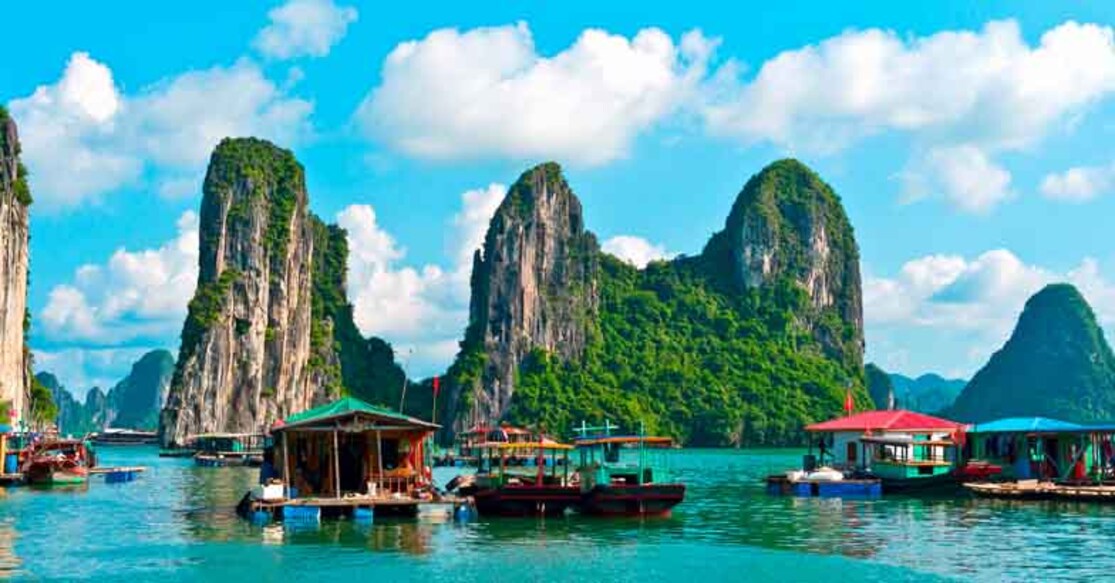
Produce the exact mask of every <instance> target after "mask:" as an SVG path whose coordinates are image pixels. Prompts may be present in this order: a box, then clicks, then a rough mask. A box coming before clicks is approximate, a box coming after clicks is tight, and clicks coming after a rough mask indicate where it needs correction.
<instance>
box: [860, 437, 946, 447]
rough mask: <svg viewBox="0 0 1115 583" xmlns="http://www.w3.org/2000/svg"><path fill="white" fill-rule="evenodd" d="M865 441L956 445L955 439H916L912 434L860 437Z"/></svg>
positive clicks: (939, 445)
mask: <svg viewBox="0 0 1115 583" xmlns="http://www.w3.org/2000/svg"><path fill="white" fill-rule="evenodd" d="M860 441H862V442H864V443H877V444H879V445H900V446H907V445H917V446H926V447H952V446H954V445H956V442H955V441H951V440H948V439H914V438H913V437H910V436H897V435H896V436H891V437H876V436H871V435H867V436H864V437H861V438H860Z"/></svg>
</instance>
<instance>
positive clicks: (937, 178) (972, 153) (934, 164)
mask: <svg viewBox="0 0 1115 583" xmlns="http://www.w3.org/2000/svg"><path fill="white" fill-rule="evenodd" d="M901 178H902V181H903V196H904V198H905V199H906V201H913V200H918V199H921V198H925V197H928V196H933V195H934V194H936V193H943V196H944V197H945V198H947V199H948V200H949V201H950V202H952V203H953V204H954V205H955V206H956V207H957V208H959V209H961V210H963V211H967V212H972V213H986V212H988V211H990V210H991V209H992V208H994V207H995V206H996V205H998V204H999V203H1000V202H1002V201H1004V200H1006V199H1007V198H1009V197H1010V196H1011V190H1010V182H1011V175H1010V172H1008V171H1007V170H1006V169H1004V168H1003V167H1001V166H999V165H998V164H996V163H995V162H994V161H992V160H991V159H990V158H988V157H987V154H986V153H984V151H983V150H981V149H979V148H977V147H975V146H972V145H962V146H953V147H940V148H933V149H931V150H930V151H929V152H928V154H927V155H925V156H924V157H923V158H922V159H920V160H917V161H916V162H914V163H912V165H911V166H910V167H909V168H907V170H906V171H905V172H903V173H902V174H901Z"/></svg>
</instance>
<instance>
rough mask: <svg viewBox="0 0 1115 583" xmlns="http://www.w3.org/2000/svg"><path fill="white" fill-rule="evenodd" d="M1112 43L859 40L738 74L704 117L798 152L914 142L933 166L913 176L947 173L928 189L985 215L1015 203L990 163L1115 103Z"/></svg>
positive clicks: (1090, 38) (995, 30)
mask: <svg viewBox="0 0 1115 583" xmlns="http://www.w3.org/2000/svg"><path fill="white" fill-rule="evenodd" d="M1113 39H1115V34H1113V29H1112V27H1110V26H1099V25H1095V24H1079V23H1076V22H1071V21H1070V22H1065V23H1064V24H1061V25H1059V26H1057V27H1054V28H1052V29H1049V30H1047V31H1046V32H1044V33H1043V34H1042V35H1041V37H1040V39H1039V41H1038V43H1037V44H1036V45H1030V44H1029V43H1027V41H1026V40H1025V39H1024V38H1023V36H1022V33H1021V30H1020V29H1019V26H1018V24H1017V23H1016V22H1014V21H997V22H989V23H988V24H986V25H985V26H984V27H983V28H982V29H981V30H979V31H943V32H938V33H936V34H932V35H929V36H921V37H918V36H899V35H898V34H897V33H895V32H894V31H888V30H880V29H868V30H849V31H847V32H844V33H842V34H840V35H838V36H835V37H832V38H829V39H826V40H824V41H821V42H820V43H818V44H816V45H809V46H806V47H802V48H799V49H794V50H789V51H785V52H782V53H780V54H778V55H777V56H775V57H774V58H772V59H770V60H768V61H766V62H765V63H763V64H762V65H761V66H760V67H759V68H758V72H757V73H756V74H755V76H754V78H752V79H750V80H745V79H743V78H742V77H741V76H740V75H739V74H738V71H740V70H742V67H739V66H737V65H735V64H733V63H730V64H729V65H728V66H725V67H723V68H721V69H720V70H719V71H718V72H717V74H716V76H715V78H714V79H713V80H712V82H711V83H709V90H708V91H705V92H703V93H702V95H703V98H704V99H703V102H702V104H701V105H700V109H701V114H702V116H703V118H704V120H705V122H706V125H707V127H708V129H709V131H710V132H712V133H713V134H716V135H721V136H728V137H732V138H735V139H738V140H741V141H743V142H744V143H748V144H751V143H756V142H769V143H773V144H776V145H780V146H783V147H786V148H788V149H791V150H807V151H815V152H822V153H825V152H835V151H838V150H841V149H843V148H845V147H847V146H849V145H851V144H853V143H855V142H857V141H859V140H861V139H863V138H866V137H869V136H873V135H877V134H881V133H883V132H897V133H901V134H905V135H908V136H911V137H912V138H913V139H914V140H915V141H916V142H917V143H919V144H922V147H921V150H922V151H923V152H924V153H925V154H926V155H925V157H924V158H917V157H915V159H914V160H913V161H912V162H911V165H912V166H925V167H929V168H930V169H939V170H942V171H943V172H944V175H943V176H942V179H941V180H939V181H934V180H928V179H927V180H924V182H925V184H923V185H922V186H923V187H924V188H929V189H932V190H934V191H936V192H940V193H942V194H944V195H945V196H947V197H948V198H949V199H950V200H951V201H953V202H954V203H956V204H958V205H959V206H960V208H961V209H963V210H970V211H981V212H982V211H986V210H987V209H989V208H990V207H992V206H994V205H995V204H996V203H998V202H1000V201H1002V200H1003V199H1004V198H1006V193H1007V192H1008V191H1007V189H1006V187H1007V184H1008V183H1009V174H1007V173H1006V171H1005V170H1003V169H1002V168H1000V167H998V166H997V165H996V164H995V163H994V162H993V161H992V160H990V156H991V155H992V154H994V153H996V152H1000V151H1004V150H1017V149H1020V148H1025V147H1027V146H1030V145H1032V144H1035V143H1037V142H1038V141H1040V140H1041V139H1042V138H1043V137H1044V136H1046V135H1047V134H1049V133H1050V132H1051V131H1054V130H1055V129H1058V128H1065V127H1068V126H1070V125H1071V124H1072V123H1074V122H1076V121H1078V120H1079V119H1080V117H1081V116H1082V115H1084V113H1085V112H1086V110H1087V108H1088V106H1090V105H1091V104H1093V103H1095V102H1097V101H1099V100H1101V99H1103V98H1106V97H1109V96H1110V95H1111V94H1112V93H1115V40H1113Z"/></svg>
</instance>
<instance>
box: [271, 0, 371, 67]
mask: <svg viewBox="0 0 1115 583" xmlns="http://www.w3.org/2000/svg"><path fill="white" fill-rule="evenodd" d="M267 17H268V19H269V20H270V24H268V26H267V28H264V29H263V30H261V31H260V32H259V35H257V36H256V38H255V41H254V42H253V46H255V48H256V50H258V51H259V52H260V53H262V54H263V55H265V56H267V57H270V58H273V59H291V58H295V57H303V56H308V57H324V56H325V55H328V54H329V51H330V50H331V49H332V48H333V46H334V45H336V44H337V43H338V42H340V40H341V38H343V37H344V36H345V32H347V31H348V26H349V25H350V24H352V23H353V22H356V18H357V12H356V9H355V8H352V7H350V6H344V7H342V6H337V5H336V4H335V3H333V0H288V1H287V2H286V3H285V4H283V5H282V6H279V7H278V8H275V9H273V10H271V11H270V12H268V13H267Z"/></svg>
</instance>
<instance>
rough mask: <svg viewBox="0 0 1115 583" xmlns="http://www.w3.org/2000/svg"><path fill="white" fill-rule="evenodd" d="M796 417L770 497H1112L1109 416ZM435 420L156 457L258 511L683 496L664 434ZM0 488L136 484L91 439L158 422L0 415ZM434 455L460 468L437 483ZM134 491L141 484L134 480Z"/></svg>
mask: <svg viewBox="0 0 1115 583" xmlns="http://www.w3.org/2000/svg"><path fill="white" fill-rule="evenodd" d="M846 413H847V414H846V415H844V416H842V417H838V418H835V419H831V420H828V421H823V422H819V423H814V424H811V425H808V426H806V427H804V432H805V434H806V435H807V436H808V443H809V446H808V450H807V453H805V454H804V455H803V456H802V463H801V467H798V468H787V469H786V471H784V472H782V473H777V474H773V475H770V476H768V477H766V478H765V483H766V489H767V492H768V494H769V495H772V496H798V497H821V498H851V499H863V498H869V499H871V498H879V497H884V496H920V495H927V496H929V495H931V496H936V497H940V496H957V497H973V496H974V497H986V498H1002V499H1012V500H1072V501H1084V502H1096V503H1107V502H1115V424H1109V425H1082V424H1076V423H1069V422H1065V421H1059V420H1056V419H1048V418H1044V417H1025V418H1021V417H1019V418H1007V419H1000V420H996V421H991V422H987V423H978V424H964V423H958V422H955V421H951V420H948V419H942V418H940V417H935V416H931V415H927V414H924V413H918V412H914V411H908V410H902V409H888V410H876V411H862V412H853V411H846ZM439 429H440V427H439V426H438V425H437V424H435V423H432V422H429V421H425V420H422V419H417V418H414V417H411V416H408V415H404V414H402V413H398V412H395V411H391V410H389V409H386V408H383V407H379V406H375V405H372V404H370V403H367V402H364V401H362V400H360V399H358V398H355V397H351V396H350V397H344V398H342V399H340V400H337V401H334V402H332V403H329V404H326V405H323V406H319V407H316V408H312V409H309V410H306V411H303V412H300V413H296V414H293V415H290V416H288V417H287V418H285V419H283V420H279V421H276V422H275V423H274V424H273V425H272V426H271V427H270V428H268V429H267V430H266V431H261V432H260V433H257V434H246V433H220V434H203V435H197V436H194V437H192V438H191V439H189V440H188V441H187V443H186V444H185V446H184V447H180V448H176V449H162V450H160V451H159V453H158V455H159V456H160V457H181V458H190V459H192V460H193V463H194V464H196V465H197V466H198V467H200V468H212V469H213V470H214V471H219V469H220V468H227V467H243V466H247V467H252V468H258V472H259V478H258V485H257V486H256V487H254V488H252V489H251V490H250V491H248V492H245V493H244V494H243V497H242V498H241V500H240V502H239V504H238V505H237V508H236V512H237V513H238V514H239V515H240V516H241V517H243V518H244V519H247V520H250V521H253V522H270V521H298V522H299V523H304V522H306V521H310V522H317V521H321V520H323V519H353V520H371V519H372V518H373V517H374V516H377V515H378V516H390V517H415V516H418V515H419V514H420V513H423V512H427V511H431V510H432V511H439V510H440V511H444V512H445V513H446V514H448V515H452V516H454V517H456V518H458V519H468V518H470V517H475V516H493V517H500V516H518V517H529V516H561V515H565V514H570V513H575V514H581V515H588V516H665V515H668V514H669V513H670V511H671V509H673V508H674V507H675V506H676V505H678V504H681V503H682V502H683V501H684V499H685V496H686V487H685V484H683V483H681V482H680V481H678V480H677V479H676V478H675V477H674V476H673V475H672V474H671V472H670V465H671V463H670V459H671V458H672V457H673V456H681V455H686V452H685V451H684V450H681V449H680V447H678V446H677V444H675V442H674V441H673V440H672V439H670V438H666V437H656V436H650V435H646V434H644V433H643V432H642V431H635V432H624V431H622V428H620V427H617V426H615V425H613V424H612V423H610V422H608V421H605V422H604V423H603V424H601V425H598V426H590V425H588V424H587V423H582V424H581V425H580V426H578V427H575V428H571V433H572V434H573V435H574V438H573V439H572V440H571V441H569V442H568V443H567V442H563V441H559V440H558V439H555V438H554V437H552V436H549V435H546V434H544V433H541V432H537V431H533V430H531V429H528V428H523V427H514V426H511V425H508V424H494V425H491V426H486V425H480V424H478V425H475V426H473V427H470V428H468V429H467V430H465V431H462V432H460V433H459V434H458V435H457V436H456V440H455V444H454V446H453V447H451V448H444V449H443V448H439V447H437V446H436V445H435V436H436V432H437V431H438V430H439ZM0 437H2V438H0V459H2V460H3V473H0V485H4V486H7V487H32V488H49V487H65V488H74V487H86V486H87V485H88V484H89V483H90V482H91V481H92V480H93V479H94V478H96V477H101V478H103V479H104V481H106V482H109V483H113V482H132V481H135V480H137V479H139V478H140V476H141V475H142V473H143V472H144V470H145V468H144V467H103V466H101V465H100V464H98V455H97V450H98V449H99V448H111V447H132V446H137V445H140V446H143V445H146V446H154V444H155V443H156V435H155V433H153V432H143V431H131V430H106V431H103V432H98V433H94V434H90V435H87V436H84V437H61V436H58V435H55V434H51V433H49V432H47V433H33V432H27V431H18V430H16V428H13V427H11V426H8V425H0ZM434 467H443V468H454V469H457V470H459V474H458V475H457V476H456V477H454V478H452V479H451V480H448V481H447V482H446V483H445V484H436V483H435V482H434V479H433V472H432V469H433V468H434ZM135 487H142V485H138V484H137V485H136V486H135Z"/></svg>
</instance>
